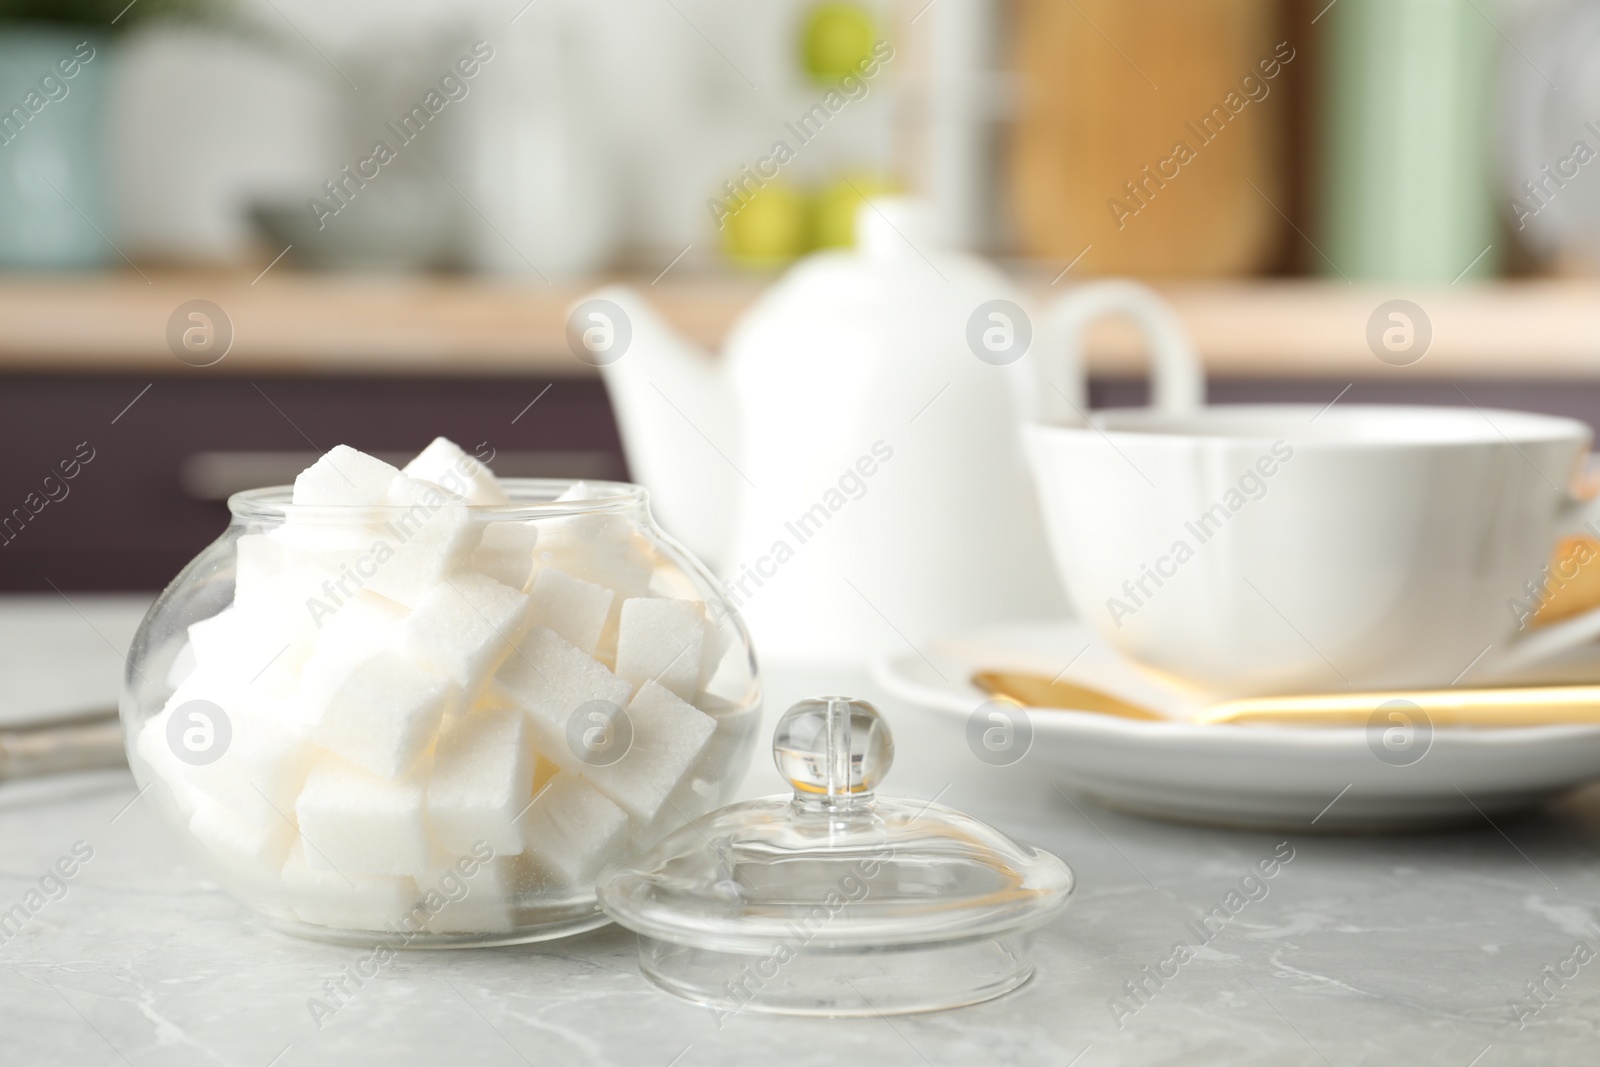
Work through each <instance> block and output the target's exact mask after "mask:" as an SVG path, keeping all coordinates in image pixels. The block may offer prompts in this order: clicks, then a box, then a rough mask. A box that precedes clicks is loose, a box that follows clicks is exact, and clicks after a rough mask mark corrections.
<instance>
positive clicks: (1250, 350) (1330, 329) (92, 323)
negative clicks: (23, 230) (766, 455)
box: [0, 270, 1600, 379]
mask: <svg viewBox="0 0 1600 1067" xmlns="http://www.w3.org/2000/svg"><path fill="white" fill-rule="evenodd" d="M1018 276H1019V278H1020V279H1021V281H1022V284H1023V286H1024V288H1026V289H1028V290H1029V291H1030V292H1031V293H1032V294H1033V295H1034V297H1035V300H1036V306H1038V307H1042V306H1044V302H1045V301H1047V300H1049V299H1050V298H1052V297H1053V296H1054V295H1055V294H1057V293H1058V292H1060V291H1061V289H1062V287H1061V286H1057V287H1051V286H1050V285H1049V283H1048V276H1043V275H1035V274H1033V273H1032V272H1030V271H1026V270H1024V271H1021V272H1019V275H1018ZM624 280H627V281H630V282H632V284H635V285H636V286H638V287H639V288H640V289H641V290H645V291H647V293H648V295H649V296H650V298H652V299H653V300H654V301H655V302H656V303H657V305H658V306H659V307H660V309H661V310H662V312H663V313H664V314H665V315H666V317H667V318H668V320H669V321H671V322H672V323H673V324H674V325H676V326H677V328H678V329H679V330H681V331H682V332H683V333H684V334H685V335H686V336H688V337H689V338H691V339H693V340H695V341H696V342H698V343H700V344H702V345H704V346H706V347H707V348H709V349H715V348H716V347H718V346H719V345H720V344H721V341H722V338H723V335H724V334H725V333H726V332H727V330H728V327H729V326H730V325H731V324H732V323H733V321H734V320H735V319H736V318H737V317H738V315H739V314H740V313H741V312H742V311H744V310H745V308H747V307H748V306H749V305H750V303H751V302H752V301H753V300H754V299H755V297H756V296H757V294H759V293H760V292H761V290H762V289H763V288H764V287H765V286H766V285H767V284H769V280H768V279H762V278H750V277H739V276H713V277H697V276H692V275H687V274H686V275H683V276H680V277H678V278H676V279H673V278H669V279H664V280H662V281H661V282H660V283H659V284H657V285H655V286H653V287H652V286H650V284H649V280H648V279H624ZM597 284H599V283H598V282H591V283H586V284H581V285H566V286H551V285H544V284H542V283H520V282H501V281H485V280H478V279H459V280H451V279H435V278H378V277H346V276H339V275H304V274H294V273H292V272H288V271H282V272H274V273H272V274H269V275H267V276H266V277H264V278H262V279H261V280H259V281H257V282H255V283H254V284H252V283H251V280H250V278H248V277H246V276H232V275H193V274H158V273H153V274H151V275H150V280H149V281H148V282H147V281H146V280H145V279H144V278H142V277H140V276H139V275H137V274H131V273H129V274H125V275H121V274H119V275H106V276H88V277H81V278H70V277H69V278H51V279H40V278H12V279H9V280H0V373H7V372H9V373H69V374H80V373H81V374H96V373H98V374H108V373H115V374H140V375H143V374H189V373H202V372H200V371H196V370H195V369H193V368H191V367H189V366H187V365H186V364H184V363H182V362H180V361H179V360H178V359H177V358H175V357H174V356H173V355H172V353H171V351H170V350H169V349H168V347H167V341H166V328H167V320H168V318H169V317H170V316H171V314H172V312H173V311H174V309H176V308H177V307H178V306H179V305H180V304H182V303H184V302H186V301H189V300H194V299H205V300H210V301H213V302H214V303H216V304H218V305H219V306H221V307H222V308H223V309H224V310H225V311H226V312H227V313H228V315H229V317H230V318H231V320H232V322H233V325H234V332H235V340H234V344H233V348H232V350H231V351H230V353H229V354H228V356H227V358H226V359H225V360H223V361H222V362H221V363H219V364H217V365H216V366H214V367H211V368H208V369H207V370H206V371H205V372H204V373H210V374H218V373H221V374H234V375H244V374H252V375H270V374H296V375H412V376H414V375H437V374H446V375H451V374H459V375H499V376H504V375H507V374H527V375H530V376H544V377H550V376H570V377H589V376H592V375H593V374H594V370H593V368H591V367H589V366H588V365H587V364H585V363H583V362H581V361H579V360H578V359H576V358H574V357H573V356H572V354H571V353H570V352H569V351H568V350H567V347H566V342H565V338H564V322H565V317H566V313H567V310H568V308H569V307H570V306H571V304H572V303H573V302H574V301H575V300H576V299H577V298H578V297H580V296H581V295H582V294H583V293H585V292H587V291H589V290H591V289H592V288H594V287H595V285H597ZM1160 288H1161V289H1162V291H1163V292H1164V293H1165V294H1166V295H1167V297H1168V298H1169V299H1170V300H1171V301H1172V302H1173V304H1174V306H1175V307H1176V308H1177V309H1178V312H1179V314H1180V315H1182V317H1183V318H1184V319H1185V321H1186V322H1187V323H1188V324H1189V329H1190V331H1191V333H1192V334H1193V336H1194V338H1195V342H1196V345H1197V347H1198V348H1199V350H1200V353H1201V355H1202V357H1203V358H1204V360H1205V363H1206V369H1207V373H1208V374H1209V375H1211V376H1213V377H1218V378H1267V379H1282V378H1308V377H1317V378H1347V379H1384V378H1395V377H1422V378H1435V379H1437V378H1451V377H1464V378H1485V377H1487V378H1520V379H1541V378H1543V379H1566V378H1596V377H1600V283H1595V282H1589V281H1571V280H1552V281H1530V282H1512V283H1500V284H1494V285H1488V286H1478V287H1461V288H1450V289H1439V290H1406V289H1403V288H1398V287H1383V288H1378V287H1358V286H1347V285H1343V284H1337V283H1327V282H1322V281H1303V280H1286V281H1253V282H1237V283H1178V284H1171V285H1164V286H1161V287H1160ZM1396 297H1404V298H1406V299H1410V300H1413V301H1415V302H1416V303H1417V304H1418V305H1419V306H1421V307H1422V308H1423V309H1424V311H1425V312H1426V314H1427V315H1428V317H1429V319H1430V320H1431V323H1432V326H1433V342H1432V346H1431V348H1430V349H1429V351H1428V353H1427V355H1426V357H1425V358H1424V359H1422V360H1421V361H1420V362H1419V363H1416V364H1414V365H1412V366H1410V367H1405V368H1396V367H1392V366H1389V365H1388V364H1385V363H1383V362H1381V361H1380V360H1379V359H1377V357H1376V356H1374V355H1373V353H1372V352H1371V351H1370V350H1369V348H1368V347H1367V342H1366V331H1367V321H1368V319H1369V318H1370V317H1371V315H1372V313H1373V311H1374V309H1376V308H1377V307H1378V305H1379V304H1381V303H1383V302H1385V301H1387V300H1390V299H1394V298H1396ZM1136 341H1137V339H1136V338H1135V337H1134V336H1133V334H1132V332H1131V330H1129V329H1127V328H1125V327H1123V326H1121V324H1116V323H1106V324H1103V325H1102V327H1101V328H1100V329H1098V330H1097V331H1096V332H1095V334H1094V336H1093V337H1092V338H1091V344H1090V367H1091V370H1092V372H1093V373H1095V374H1097V375H1101V376H1141V375H1142V374H1143V360H1142V358H1141V356H1140V353H1139V350H1138V345H1137V343H1136Z"/></svg>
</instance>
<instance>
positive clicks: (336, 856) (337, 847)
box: [295, 759, 433, 878]
mask: <svg viewBox="0 0 1600 1067" xmlns="http://www.w3.org/2000/svg"><path fill="white" fill-rule="evenodd" d="M423 798H424V789H423V784H422V779H421V778H416V777H413V778H397V779H396V778H382V777H379V776H377V775H374V774H369V773H368V772H366V771H364V770H362V769H361V768H359V767H355V766H351V765H350V764H347V763H342V762H340V761H338V760H333V759H329V760H324V761H323V762H322V763H319V764H318V765H317V766H316V767H315V768H314V769H313V770H312V771H311V774H310V775H309V776H308V777H307V778H306V784H305V788H304V789H303V790H301V792H300V799H299V800H298V801H296V803H295V816H296V820H297V821H298V823H299V826H300V836H301V837H302V838H304V839H305V843H306V851H305V861H306V865H307V866H308V867H309V868H311V869H313V870H332V871H336V872H338V873H340V874H343V875H345V876H347V877H352V878H353V876H354V875H356V874H389V875H417V874H422V873H424V872H426V871H428V870H429V869H431V858H432V855H433V853H432V848H431V846H430V844H429V842H428V832H427V819H426V815H425V812H424V800H423Z"/></svg>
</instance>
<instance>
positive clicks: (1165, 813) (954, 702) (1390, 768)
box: [873, 623, 1600, 831]
mask: <svg viewBox="0 0 1600 1067" xmlns="http://www.w3.org/2000/svg"><path fill="white" fill-rule="evenodd" d="M1074 657H1076V661H1075V662H1073V663H1072V667H1071V671H1070V673H1069V674H1068V675H1067V677H1068V678H1069V679H1071V680H1074V681H1082V682H1087V683H1089V684H1094V685H1098V686H1100V687H1102V688H1107V689H1111V690H1114V691H1120V692H1121V693H1122V694H1123V695H1126V696H1133V697H1135V698H1137V697H1138V696H1140V695H1145V694H1139V693H1136V692H1134V690H1135V689H1139V688H1150V689H1151V690H1152V691H1159V687H1154V686H1152V683H1150V682H1149V681H1148V680H1147V679H1146V680H1143V681H1142V682H1141V681H1140V680H1139V679H1138V678H1137V677H1136V671H1135V669H1134V668H1132V667H1130V666H1129V665H1128V664H1126V663H1125V662H1121V661H1119V659H1118V657H1117V656H1116V655H1115V654H1114V653H1112V652H1111V651H1110V650H1109V649H1107V648H1106V647H1105V646H1104V645H1103V644H1101V643H1100V642H1098V641H1097V640H1094V639H1092V638H1091V637H1090V636H1089V632H1088V630H1087V629H1086V628H1084V627H1082V626H1080V625H1078V624H1075V623H1047V624H1037V625H1016V626H1010V627H1005V628H1002V629H995V630H987V631H983V632H981V633H976V634H971V635H967V636H963V637H955V638H950V639H947V640H943V641H939V642H936V643H935V644H934V645H933V646H932V647H931V648H930V649H929V650H928V652H927V656H926V658H924V657H923V656H922V655H920V654H917V653H907V654H905V655H901V656H893V657H889V658H887V659H884V660H880V661H879V662H878V663H876V664H875V665H874V668H873V674H874V677H875V679H876V680H877V681H878V683H879V684H881V685H882V686H883V687H884V688H885V689H887V690H888V691H889V692H890V693H892V694H893V695H895V696H897V697H899V698H901V699H903V700H906V701H908V702H910V703H911V704H913V705H915V706H917V707H919V708H924V709H927V710H928V711H930V712H933V713H937V714H941V715H946V716H959V717H960V718H961V719H962V720H970V719H971V717H972V714H973V712H974V711H975V710H976V709H977V708H978V707H979V706H980V705H982V704H984V703H985V702H986V701H987V700H988V697H987V696H986V695H985V694H984V693H983V692H982V691H981V690H979V689H977V688H975V687H974V686H973V685H972V684H971V682H970V681H969V680H970V679H971V677H972V675H973V673H974V672H976V671H979V670H985V669H989V670H992V669H995V668H1010V669H1021V670H1031V671H1034V672H1036V673H1041V674H1044V675H1046V676H1055V675H1056V674H1057V673H1058V672H1060V671H1062V670H1063V668H1064V667H1066V665H1067V664H1068V662H1069V661H1072V660H1073V659H1074ZM1590 677H1600V673H1595V674H1591V675H1590ZM1027 720H1028V723H1029V725H1030V726H1031V728H1032V743H1031V747H1030V748H1029V749H1028V751H1027V754H1026V755H1025V756H1024V757H1023V759H1024V760H1026V761H1027V762H1029V763H1033V764H1035V765H1036V766H1039V767H1042V769H1043V770H1044V771H1046V772H1047V773H1048V774H1049V775H1050V777H1051V778H1052V779H1054V780H1055V781H1057V782H1058V783H1059V784H1060V785H1061V786H1062V787H1063V788H1066V789H1068V790H1070V791H1073V792H1076V793H1079V794H1081V795H1086V796H1088V797H1090V798H1092V799H1094V800H1096V801H1098V802H1099V803H1102V804H1105V805H1107V806H1109V807H1113V808H1120V809H1123V810H1126V811H1130V812H1134V813H1137V814H1141V815H1149V816H1154V817H1157V818H1163V819H1177V820H1182V821H1186V822H1204V823H1214V824H1223V825H1229V826H1240V827H1251V828H1267V827H1271V828H1275V829H1297V830H1302V831H1304V830H1329V831H1340V830H1344V831H1364V830H1401V829H1413V828H1417V827H1423V826H1433V825H1439V824H1443V823H1452V822H1461V821H1464V820H1471V819H1478V820H1481V819H1482V818H1483V817H1484V816H1489V817H1492V818H1497V817H1499V816H1500V815H1503V814H1507V813H1510V812H1514V811H1517V810H1519V809H1525V808H1529V807H1532V806H1535V805H1538V804H1541V803H1543V802H1545V801H1547V800H1550V799H1551V798H1553V797H1555V796H1557V795H1559V794H1560V793H1562V792H1565V791H1566V790H1569V789H1572V788H1574V787H1576V786H1579V785H1582V784H1584V783H1586V782H1589V781H1591V780H1595V779H1600V726H1538V727H1528V728H1519V729H1508V730H1462V729H1455V730H1445V729H1440V730H1434V731H1432V735H1431V739H1430V740H1429V742H1428V743H1427V744H1426V745H1425V746H1419V748H1418V749H1415V750H1413V753H1414V752H1415V751H1422V752H1423V754H1422V755H1421V757H1420V758H1416V759H1415V761H1414V762H1411V763H1409V764H1406V765H1403V766H1400V765H1395V764H1392V763H1390V762H1386V761H1385V760H1384V759H1381V758H1379V755H1378V754H1377V751H1376V749H1381V747H1382V740H1381V736H1380V731H1378V730H1372V731H1369V730H1367V729H1361V728H1349V727H1346V728H1339V729H1303V728H1282V727H1278V728H1274V727H1243V726H1201V725H1196V724H1194V723H1189V722H1182V721H1172V722H1137V721H1133V720H1129V719H1118V718H1113V717H1111V716H1107V715H1099V714H1095V713H1092V712H1077V711H1062V710H1057V709H1051V708H1038V709H1030V710H1029V712H1028V715H1027ZM969 736H970V734H969ZM1391 758H1392V757H1391Z"/></svg>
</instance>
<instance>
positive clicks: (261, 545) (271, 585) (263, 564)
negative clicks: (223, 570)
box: [233, 533, 293, 603]
mask: <svg viewBox="0 0 1600 1067" xmlns="http://www.w3.org/2000/svg"><path fill="white" fill-rule="evenodd" d="M291 566H293V564H292V563H291V561H290V560H289V550H288V548H287V547H286V546H285V545H284V543H283V542H282V541H280V540H278V539H277V538H275V537H272V536H270V535H269V534H264V533H251V534H244V535H243V536H241V537H240V538H239V540H238V541H236V542H234V568H233V582H234V594H233V595H234V599H235V600H236V601H238V602H239V603H248V602H249V601H250V600H251V599H252V598H254V597H271V596H273V595H275V594H276V593H277V592H278V589H277V585H276V583H277V580H278V577H279V576H280V575H282V574H283V572H284V571H287V570H288V569H289V568H290V567H291Z"/></svg>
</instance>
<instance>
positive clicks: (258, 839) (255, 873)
mask: <svg viewBox="0 0 1600 1067" xmlns="http://www.w3.org/2000/svg"><path fill="white" fill-rule="evenodd" d="M189 832H190V833H191V834H193V835H194V838H195V840H196V841H197V842H198V843H199V844H200V846H201V847H202V848H204V849H205V850H206V851H207V852H208V853H209V854H210V855H211V856H212V857H213V858H215V859H216V861H217V862H218V863H220V864H222V865H223V866H224V867H227V868H231V869H233V870H235V871H237V872H239V873H240V874H244V875H247V876H251V877H276V876H277V874H278V872H279V871H280V870H282V869H283V862H284V859H285V858H286V857H287V856H288V854H289V846H290V845H291V844H293V843H294V840H295V828H294V823H292V822H290V821H289V819H288V817H287V816H284V815H280V814H278V813H277V812H260V811H257V812H256V813H254V815H245V814H242V813H239V812H236V811H233V810H232V809H230V808H228V807H226V806H224V805H222V804H219V803H218V802H216V801H214V800H207V801H205V802H204V803H202V804H201V805H200V806H199V807H198V808H197V809H196V810H195V813H194V816H193V817H192V818H191V819H190V820H189Z"/></svg>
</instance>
